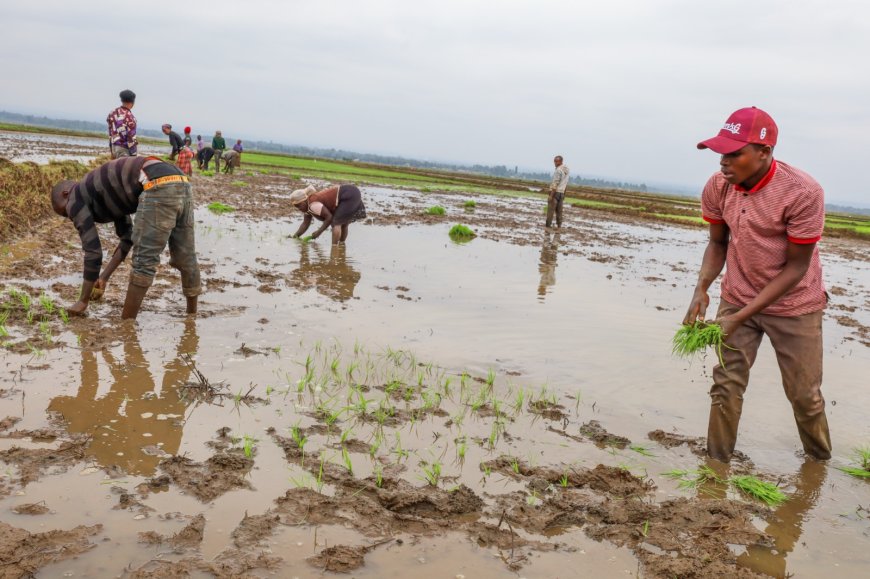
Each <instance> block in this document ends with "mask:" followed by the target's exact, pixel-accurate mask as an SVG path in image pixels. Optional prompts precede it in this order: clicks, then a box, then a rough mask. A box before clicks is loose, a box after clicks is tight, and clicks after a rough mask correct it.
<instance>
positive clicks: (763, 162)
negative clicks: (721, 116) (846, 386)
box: [683, 107, 831, 462]
mask: <svg viewBox="0 0 870 579" xmlns="http://www.w3.org/2000/svg"><path fill="white" fill-rule="evenodd" d="M777 136H778V129H777V126H776V123H774V122H773V119H772V118H771V117H770V115H768V114H767V113H765V112H764V111H762V110H760V109H757V108H755V107H750V108H745V109H740V110H738V111H736V112H734V113H733V114H732V115H731V116H730V117H728V120H727V121H725V125H724V126H723V128H722V129H721V130H720V131H719V134H718V135H717V136H715V137H713V138H712V139H707V140H706V141H703V142H701V143H699V144H698V148H699V149H710V150H712V151H714V152H716V153H719V154H720V155H721V157H720V160H719V166H720V170H719V171H717V172H716V173H714V174H713V176H712V177H710V179H709V180H708V181H707V184H706V185H705V186H704V192H703V194H702V197H701V210H702V214H703V217H704V220H705V221H707V223H709V224H710V241H709V243H708V244H707V249H706V250H705V251H704V259H703V262H702V263H701V273H700V275H699V276H698V284H697V286H696V287H695V293H694V295H693V296H692V301H691V303H690V305H689V310H688V312H686V317H685V318H684V319H683V323H684V324H691V323H693V322H694V321H695V320H697V319H702V320H703V319H704V316H705V314H706V312H707V306H708V305H709V303H710V296H709V295H708V294H707V290H708V289H709V288H710V285H711V284H712V283H713V281H715V279H716V278H717V277H719V274H720V273H721V272H722V268H723V267H724V268H725V276H724V278H723V280H722V288H721V293H722V296H721V300H720V303H719V311H718V313H717V314H716V318H717V321H718V322H719V323H720V324H721V325H722V329H723V331H724V332H725V335H726V342H725V343H726V345H727V346H728V347H726V348H723V350H722V361H723V362H724V363H723V364H721V365H717V366H716V367H714V368H713V386H712V388H711V389H710V398H711V405H710V421H709V426H708V431H707V453H708V454H709V455H710V457H712V458H714V459H716V460H720V461H723V462H728V461H729V460H730V458H731V455H732V453H733V452H734V446H735V444H736V442H737V426H738V424H739V422H740V414H741V412H742V410H743V395H744V393H745V391H746V387H747V386H748V384H749V369H750V368H751V367H752V365H753V363H754V362H755V357H756V354H757V353H758V346H759V345H760V344H761V339H762V338H763V337H764V336H765V335H767V337H768V338H769V339H770V343H771V345H772V346H773V349H774V351H775V352H776V359H777V362H778V363H779V369H780V373H781V374H782V385H783V389H784V390H785V395H786V397H787V398H788V400H789V402H790V403H791V406H792V411H793V412H794V417H795V422H796V423H797V429H798V434H799V435H800V439H801V444H802V445H803V449H804V452H805V453H806V454H807V455H808V456H810V457H813V458H815V459H819V460H827V459H829V458H831V437H830V434H829V432H828V419H827V417H826V416H825V399H824V397H822V392H821V387H822V358H823V350H822V312H823V310H824V309H825V306H826V305H827V301H828V300H827V292H825V286H824V283H823V281H822V264H821V261H820V260H819V248H818V247H817V245H816V244H817V242H818V241H819V240H820V239H821V237H822V231H823V229H824V227H825V195H824V191H823V190H822V187H821V186H820V185H819V184H818V183H817V182H816V181H815V180H814V179H813V178H812V177H810V176H809V175H807V174H806V173H804V172H803V171H801V170H800V169H797V168H795V167H792V166H791V165H787V164H785V163H783V162H782V161H776V160H774V158H773V148H774V146H775V145H776V140H777Z"/></svg>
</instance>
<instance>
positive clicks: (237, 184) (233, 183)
mask: <svg viewBox="0 0 870 579" xmlns="http://www.w3.org/2000/svg"><path fill="white" fill-rule="evenodd" d="M230 185H232V186H234V187H247V186H248V184H247V183H245V182H244V181H233V182H232V183H230Z"/></svg>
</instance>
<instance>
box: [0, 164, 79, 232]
mask: <svg viewBox="0 0 870 579" xmlns="http://www.w3.org/2000/svg"><path fill="white" fill-rule="evenodd" d="M87 171H88V169H87V167H85V166H84V165H82V164H81V163H76V162H74V161H64V162H60V163H49V164H48V165H37V164H36V163H10V162H9V161H7V160H6V159H0V240H5V239H8V238H10V237H12V236H14V235H17V234H19V233H23V232H25V231H27V230H28V229H30V228H31V227H32V226H34V225H36V224H37V223H38V222H40V221H42V220H43V219H45V217H46V216H48V215H50V214H51V203H50V202H49V200H48V192H49V191H51V188H52V186H53V185H54V184H55V183H56V182H58V181H60V180H62V179H79V178H80V177H82V176H83V175H84V174H85V173H86V172H87Z"/></svg>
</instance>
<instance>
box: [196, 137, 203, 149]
mask: <svg viewBox="0 0 870 579" xmlns="http://www.w3.org/2000/svg"><path fill="white" fill-rule="evenodd" d="M203 147H205V141H203V140H202V135H197V136H196V150H197V151H202V149H203Z"/></svg>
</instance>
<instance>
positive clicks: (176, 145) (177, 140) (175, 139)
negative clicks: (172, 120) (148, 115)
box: [161, 123, 184, 161]
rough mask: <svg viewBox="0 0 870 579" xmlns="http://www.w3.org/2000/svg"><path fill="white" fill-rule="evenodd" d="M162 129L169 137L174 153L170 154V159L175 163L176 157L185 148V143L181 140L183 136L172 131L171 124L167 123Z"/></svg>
mask: <svg viewBox="0 0 870 579" xmlns="http://www.w3.org/2000/svg"><path fill="white" fill-rule="evenodd" d="M161 128H162V129H163V134H164V135H169V144H170V145H171V146H172V152H171V153H169V158H170V159H172V160H173V161H174V160H175V156H176V155H177V154H178V152H179V151H180V150H181V148H182V147H183V146H184V141H182V140H181V135H179V134H178V133H176V132H175V131H173V130H172V125H170V124H169V123H166V124H165V125H163V126H162V127H161Z"/></svg>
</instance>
